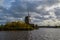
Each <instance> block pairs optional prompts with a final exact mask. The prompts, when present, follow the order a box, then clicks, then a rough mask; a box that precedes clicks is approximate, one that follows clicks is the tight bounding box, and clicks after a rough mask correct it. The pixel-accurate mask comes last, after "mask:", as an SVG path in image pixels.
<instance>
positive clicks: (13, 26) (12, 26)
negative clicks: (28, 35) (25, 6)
mask: <svg viewBox="0 0 60 40" xmlns="http://www.w3.org/2000/svg"><path fill="white" fill-rule="evenodd" d="M4 29H12V30H14V29H28V30H30V29H33V27H31V26H30V25H28V24H26V23H24V22H21V21H17V22H7V23H6V24H5V26H4Z"/></svg>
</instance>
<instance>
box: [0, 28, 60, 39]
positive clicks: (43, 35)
mask: <svg viewBox="0 0 60 40" xmlns="http://www.w3.org/2000/svg"><path fill="white" fill-rule="evenodd" d="M0 40H60V29H55V28H40V29H38V30H33V31H0Z"/></svg>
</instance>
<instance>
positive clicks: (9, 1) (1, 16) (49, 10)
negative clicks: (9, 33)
mask: <svg viewBox="0 0 60 40" xmlns="http://www.w3.org/2000/svg"><path fill="white" fill-rule="evenodd" d="M27 8H28V9H29V13H30V16H31V17H30V19H31V23H34V24H38V25H60V0H0V24H4V23H5V22H7V21H16V20H24V17H25V16H27Z"/></svg>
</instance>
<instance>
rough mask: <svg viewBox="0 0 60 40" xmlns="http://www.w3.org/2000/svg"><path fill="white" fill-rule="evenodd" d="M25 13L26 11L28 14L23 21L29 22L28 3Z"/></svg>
mask: <svg viewBox="0 0 60 40" xmlns="http://www.w3.org/2000/svg"><path fill="white" fill-rule="evenodd" d="M27 13H28V15H27V16H26V17H25V23H26V24H30V14H29V8H28V4H27Z"/></svg>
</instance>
